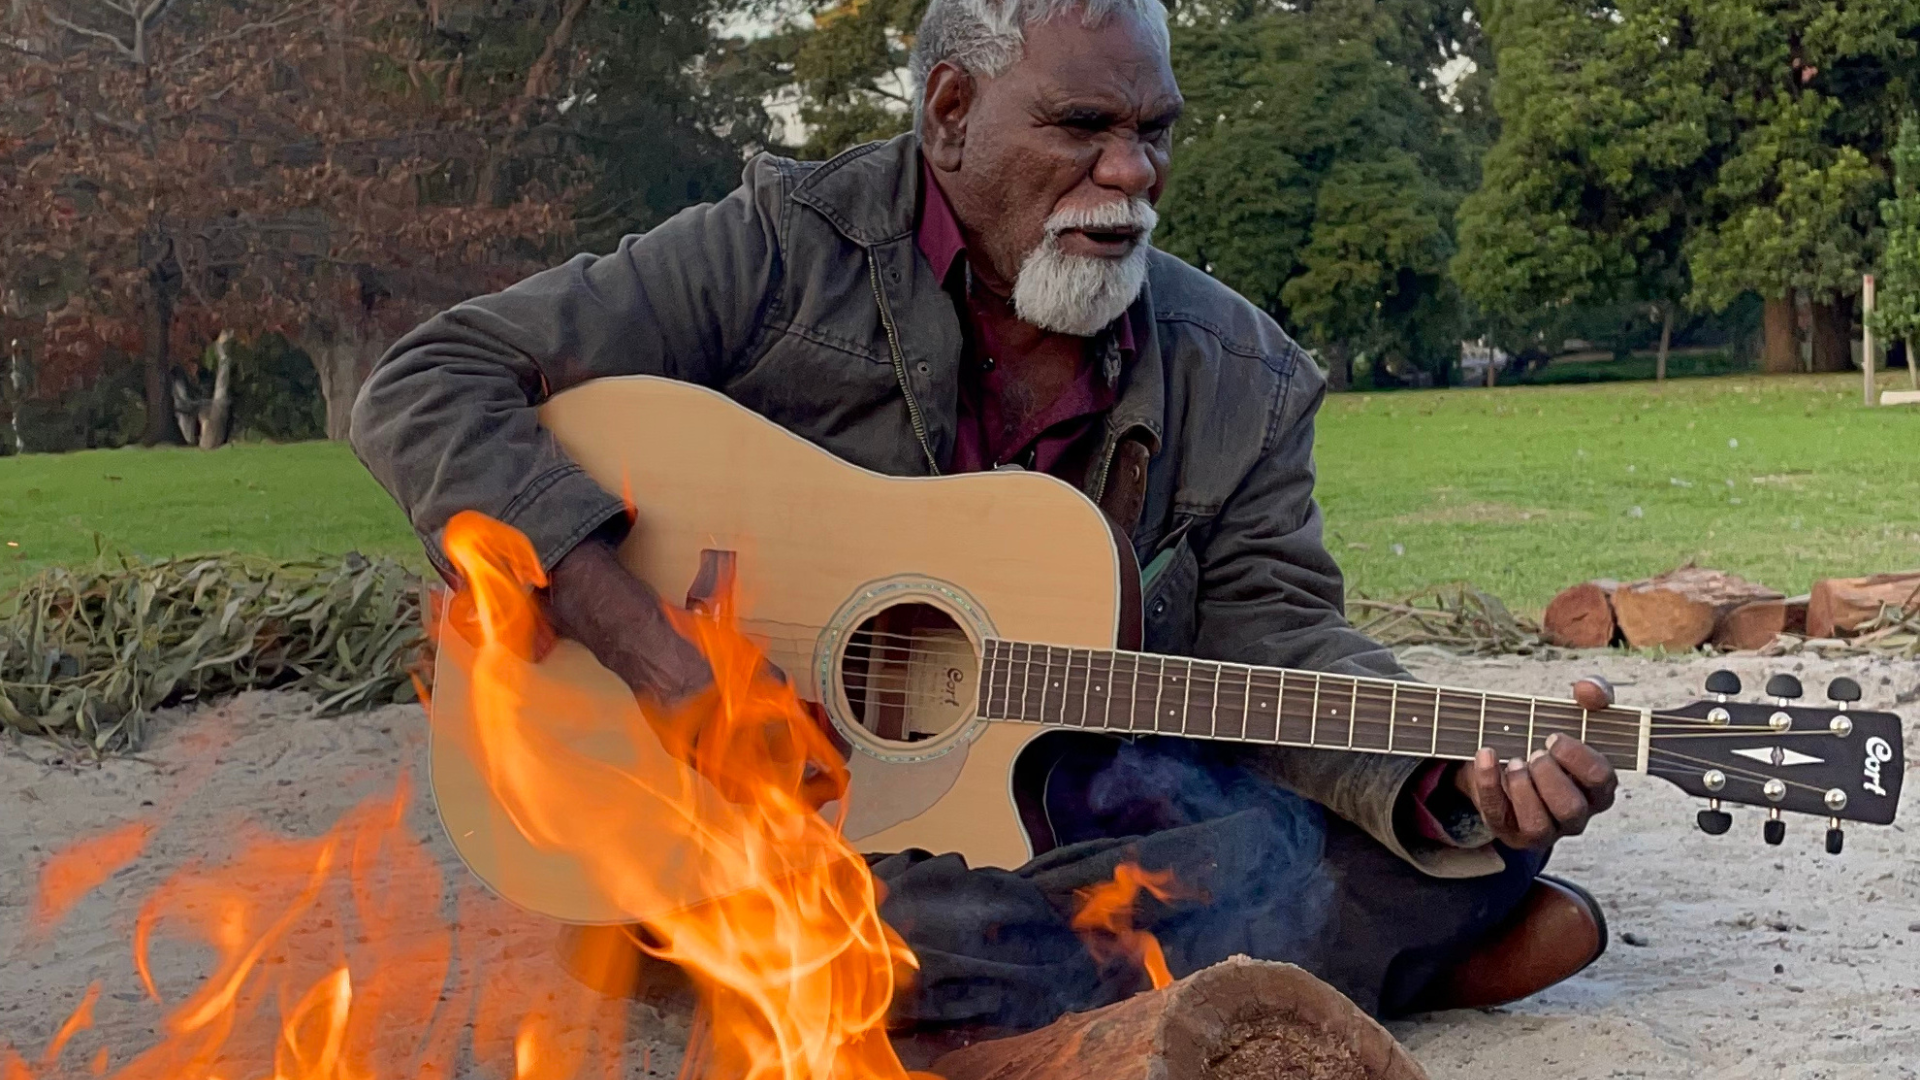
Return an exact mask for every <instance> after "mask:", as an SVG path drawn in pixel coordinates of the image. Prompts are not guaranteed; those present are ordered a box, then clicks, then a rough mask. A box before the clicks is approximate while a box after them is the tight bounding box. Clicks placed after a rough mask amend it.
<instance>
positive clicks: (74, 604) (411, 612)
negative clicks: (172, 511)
mask: <svg viewBox="0 0 1920 1080" xmlns="http://www.w3.org/2000/svg"><path fill="white" fill-rule="evenodd" d="M421 596H422V589H421V582H420V580H419V578H418V577H416V576H415V575H414V574H412V573H411V572H409V571H408V570H407V569H406V568H405V567H403V566H401V565H400V564H399V563H397V562H394V561H392V560H388V559H382V560H377V561H376V560H369V559H366V558H364V557H362V556H360V555H358V554H351V555H348V556H347V557H346V558H345V559H342V560H339V561H330V562H318V561H316V562H280V561H276V560H272V559H266V558H259V557H253V556H245V555H220V556H208V557H195V558H182V559H163V560H158V561H140V560H134V559H130V558H124V557H122V558H116V559H103V560H102V561H101V562H100V563H99V564H98V565H96V566H94V567H92V568H88V569H73V568H67V567H54V568H52V569H49V570H45V571H42V572H41V573H40V574H39V575H37V576H36V577H34V578H33V579H31V580H30V581H28V582H27V583H26V584H25V585H24V586H22V587H21V588H20V589H19V590H18V591H17V592H15V593H14V594H13V595H12V596H11V597H10V598H9V600H8V602H7V604H6V605H5V610H6V611H7V613H8V614H7V617H6V619H5V621H4V622H0V728H4V729H7V730H10V731H16V732H22V733H27V734H35V735H46V736H50V737H52V738H55V739H59V740H62V741H65V742H68V743H73V744H78V745H81V746H84V747H86V748H88V749H90V750H91V751H92V752H94V753H96V754H97V753H106V752H112V751H122V750H129V749H134V748H137V747H138V746H139V745H140V742H141V739H142V737H143V735H144V727H145V724H146V722H147V720H148V719H149V717H150V716H151V715H152V713H153V710H155V709H158V708H161V707H163V706H167V705H175V704H180V703H182V702H188V701H194V700H204V699H209V698H213V697H218V696H220V695H224V694H232V693H237V692H239V691H242V690H261V689H270V688H285V689H292V690H305V691H308V692H310V693H312V694H314V695H315V696H316V697H317V698H318V699H319V708H320V711H321V712H323V713H338V712H346V711H348V710H352V709H359V708H370V707H372V706H375V705H384V704H388V703H390V702H404V701H412V700H415V698H416V694H415V690H414V685H413V681H412V678H411V671H412V670H413V668H414V667H415V666H416V665H417V664H418V662H419V661H420V659H421V657H422V656H423V655H424V649H425V646H426V634H425V631H424V630H423V628H422V624H421V618H420V611H421V608H420V604H421Z"/></svg>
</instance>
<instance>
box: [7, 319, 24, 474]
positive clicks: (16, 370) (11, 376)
mask: <svg viewBox="0 0 1920 1080" xmlns="http://www.w3.org/2000/svg"><path fill="white" fill-rule="evenodd" d="M7 382H8V383H9V384H10V385H11V386H12V387H13V394H12V400H10V401H9V402H8V403H7V424H8V426H9V427H11V428H12V429H13V430H12V434H13V452H14V454H15V455H19V454H24V453H26V452H27V440H26V439H24V438H22V437H21V435H20V403H21V402H23V401H25V400H27V376H26V372H24V371H22V370H21V368H20V339H19V338H14V339H13V340H11V341H9V342H8V343H7Z"/></svg>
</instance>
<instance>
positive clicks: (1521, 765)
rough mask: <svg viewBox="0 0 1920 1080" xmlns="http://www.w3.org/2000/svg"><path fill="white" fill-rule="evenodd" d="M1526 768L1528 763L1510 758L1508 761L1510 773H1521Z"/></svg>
mask: <svg viewBox="0 0 1920 1080" xmlns="http://www.w3.org/2000/svg"><path fill="white" fill-rule="evenodd" d="M1526 767H1527V763H1526V762H1524V761H1521V760H1520V759H1519V758H1509V759H1508V760H1507V771H1508V772H1520V771H1522V770H1524V769H1525V768H1526Z"/></svg>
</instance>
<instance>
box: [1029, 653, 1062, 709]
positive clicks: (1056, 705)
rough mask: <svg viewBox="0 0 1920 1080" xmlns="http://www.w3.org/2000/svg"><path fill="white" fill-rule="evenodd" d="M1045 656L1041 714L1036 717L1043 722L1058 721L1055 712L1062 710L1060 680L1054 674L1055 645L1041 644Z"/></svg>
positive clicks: (1041, 672)
mask: <svg viewBox="0 0 1920 1080" xmlns="http://www.w3.org/2000/svg"><path fill="white" fill-rule="evenodd" d="M1040 648H1041V650H1042V655H1043V656H1045V658H1046V659H1045V663H1044V666H1042V667H1041V669H1040V715H1039V716H1038V717H1036V718H1035V719H1037V720H1039V721H1040V722H1041V723H1043V724H1052V723H1057V721H1056V720H1055V714H1056V713H1058V712H1059V710H1060V701H1061V698H1060V681H1059V680H1058V679H1056V678H1054V676H1053V646H1051V645H1042V646H1040Z"/></svg>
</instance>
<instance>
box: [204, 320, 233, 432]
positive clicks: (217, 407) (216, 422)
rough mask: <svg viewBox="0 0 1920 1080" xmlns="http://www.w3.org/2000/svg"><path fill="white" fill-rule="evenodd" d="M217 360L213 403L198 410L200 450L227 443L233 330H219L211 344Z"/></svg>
mask: <svg viewBox="0 0 1920 1080" xmlns="http://www.w3.org/2000/svg"><path fill="white" fill-rule="evenodd" d="M213 353H214V356H216V357H218V361H217V366H216V367H215V368H214V375H213V400H211V401H209V402H207V403H206V404H205V405H203V406H201V408H200V449H202V450H213V449H217V448H218V447H220V446H222V445H223V444H225V443H226V441H227V425H228V422H229V421H230V420H231V419H232V418H233V399H232V397H231V396H230V391H229V389H228V387H229V382H228V380H229V379H230V378H231V376H232V374H233V331H231V330H222V331H220V337H219V338H218V339H216V340H215V341H214V343H213Z"/></svg>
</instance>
